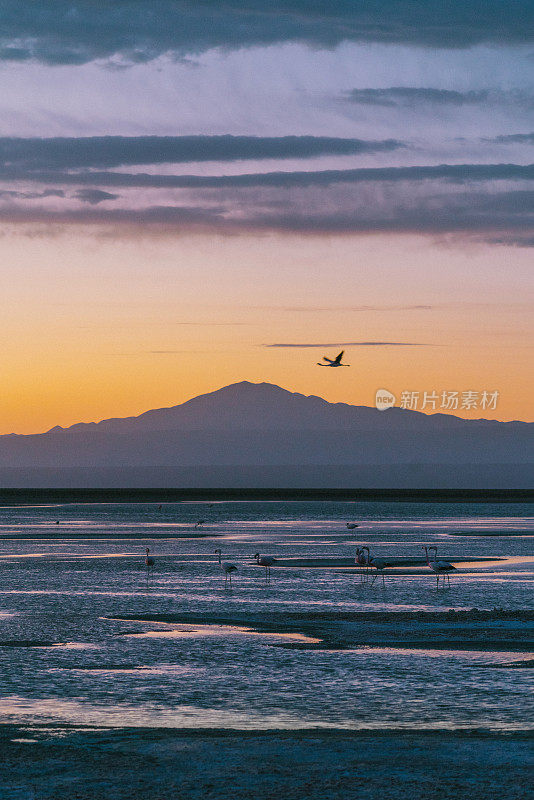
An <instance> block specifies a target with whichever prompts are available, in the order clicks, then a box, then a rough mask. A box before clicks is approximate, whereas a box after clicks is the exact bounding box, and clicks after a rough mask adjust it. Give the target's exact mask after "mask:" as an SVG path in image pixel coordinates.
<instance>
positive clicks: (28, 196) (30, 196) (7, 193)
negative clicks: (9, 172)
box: [0, 189, 65, 200]
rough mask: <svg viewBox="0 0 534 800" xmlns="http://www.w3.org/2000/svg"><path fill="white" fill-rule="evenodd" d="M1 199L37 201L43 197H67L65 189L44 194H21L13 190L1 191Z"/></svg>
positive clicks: (49, 190) (51, 190)
mask: <svg viewBox="0 0 534 800" xmlns="http://www.w3.org/2000/svg"><path fill="white" fill-rule="evenodd" d="M0 197H10V198H12V199H13V200H37V199H41V198H43V197H65V192H64V191H63V189H45V190H44V192H19V191H16V190H13V189H0Z"/></svg>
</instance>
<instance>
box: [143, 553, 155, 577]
mask: <svg viewBox="0 0 534 800" xmlns="http://www.w3.org/2000/svg"><path fill="white" fill-rule="evenodd" d="M149 553H150V547H147V548H146V558H145V566H146V579H147V581H148V575H149V573H150V570H151V569H152V567H153V566H154V564H155V563H156V562H155V561H154V559H153V558H152V556H149V555H148V554H149Z"/></svg>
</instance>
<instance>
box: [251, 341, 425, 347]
mask: <svg viewBox="0 0 534 800" xmlns="http://www.w3.org/2000/svg"><path fill="white" fill-rule="evenodd" d="M261 346H262V347H301V348H302V347H321V348H325V347H435V345H433V344H426V343H424V342H326V343H319V344H317V343H315V342H314V343H308V342H304V343H303V342H299V343H297V344H296V343H293V342H277V343H275V344H264V345H261Z"/></svg>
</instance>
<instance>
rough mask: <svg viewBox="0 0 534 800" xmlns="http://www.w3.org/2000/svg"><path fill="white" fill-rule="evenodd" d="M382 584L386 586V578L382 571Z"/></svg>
mask: <svg viewBox="0 0 534 800" xmlns="http://www.w3.org/2000/svg"><path fill="white" fill-rule="evenodd" d="M382 586H383V587H384V588H385V586H386V579H385V578H384V573H382Z"/></svg>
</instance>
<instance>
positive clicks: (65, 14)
mask: <svg viewBox="0 0 534 800" xmlns="http://www.w3.org/2000/svg"><path fill="white" fill-rule="evenodd" d="M533 39H534V5H533V4H532V0H514V2H513V4H510V1H509V0H464V2H461V0H365V2H363V1H362V0H330V2H323V3H318V2H316V0H272V2H266V0H239V2H238V1H237V0H197V1H196V2H194V3H193V2H190V1H189V0H116V2H110V3H96V2H94V0H46V2H43V0H24V2H23V3H21V2H20V0H3V2H2V26H1V35H0V58H3V59H5V60H15V61H24V60H29V59H35V60H37V61H41V62H44V63H46V64H53V65H55V64H57V65H59V64H67V65H68V64H71V65H76V64H84V63H86V62H88V61H92V60H95V59H107V60H109V59H114V60H115V61H116V62H118V63H125V64H136V63H143V62H146V61H150V60H151V59H154V58H157V57H158V56H160V55H162V54H165V53H168V54H172V55H174V56H175V57H183V56H185V55H191V54H197V53H199V52H202V51H205V50H208V49H211V48H214V47H221V48H224V49H230V48H241V47H250V46H253V45H270V44H273V43H277V42H281V43H284V42H304V43H307V44H310V45H313V46H316V47H317V46H319V47H332V46H335V45H336V44H339V43H340V42H343V41H355V42H381V43H403V44H414V45H422V46H432V47H444V48H456V47H469V46H472V45H474V44H479V43H481V42H492V43H496V44H516V43H524V42H532V41H533Z"/></svg>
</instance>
